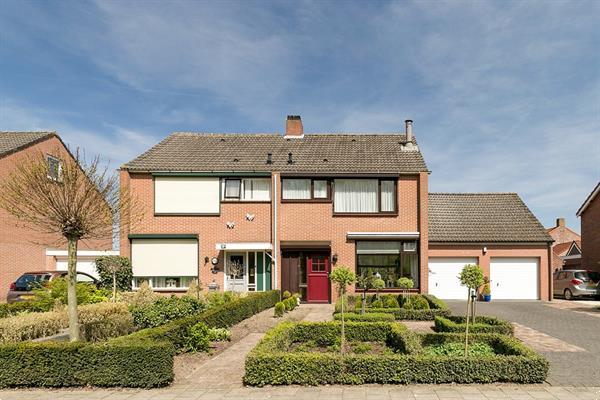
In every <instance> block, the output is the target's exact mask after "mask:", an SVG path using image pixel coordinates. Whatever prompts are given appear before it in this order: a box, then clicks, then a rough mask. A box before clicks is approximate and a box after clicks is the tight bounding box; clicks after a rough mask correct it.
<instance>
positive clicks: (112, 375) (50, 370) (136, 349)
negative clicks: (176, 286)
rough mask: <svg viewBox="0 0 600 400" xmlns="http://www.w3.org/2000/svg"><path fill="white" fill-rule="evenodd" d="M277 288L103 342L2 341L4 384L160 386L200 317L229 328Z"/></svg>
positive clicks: (264, 304)
mask: <svg viewBox="0 0 600 400" xmlns="http://www.w3.org/2000/svg"><path fill="white" fill-rule="evenodd" d="M278 300H279V292H277V291H271V292H260V293H253V294H250V295H248V296H246V297H243V298H241V299H239V300H236V301H233V302H230V303H227V304H225V305H223V306H220V307H215V308H213V309H211V310H209V311H206V312H204V313H202V314H198V315H197V316H193V317H188V318H184V319H182V320H176V321H172V322H170V323H168V324H166V325H164V326H161V327H157V328H148V329H144V330H142V331H138V332H136V333H133V334H131V335H127V336H122V337H118V338H115V339H111V340H108V341H106V342H103V343H83V342H78V343H68V342H45V343H32V342H22V343H15V344H12V343H11V344H3V345H0V365H2V368H0V387H60V386H85V385H92V386H124V387H144V388H150V387H158V386H165V385H168V384H170V383H171V382H172V381H173V356H174V355H175V354H176V352H177V351H178V350H179V349H181V348H182V347H183V345H184V343H185V339H184V336H185V335H186V334H187V328H188V327H189V326H190V325H194V324H195V323H197V322H204V323H206V324H207V325H208V326H210V327H228V326H231V325H233V324H236V323H238V322H240V321H242V320H244V319H246V318H248V317H250V316H252V315H254V314H256V313H258V312H260V311H263V310H265V309H267V308H270V307H272V306H273V305H274V304H275V303H276V302H277V301H278Z"/></svg>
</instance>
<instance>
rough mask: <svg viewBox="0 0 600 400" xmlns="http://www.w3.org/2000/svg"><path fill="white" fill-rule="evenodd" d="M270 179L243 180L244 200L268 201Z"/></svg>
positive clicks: (269, 197) (269, 196)
mask: <svg viewBox="0 0 600 400" xmlns="http://www.w3.org/2000/svg"><path fill="white" fill-rule="evenodd" d="M270 199H271V180H270V179H244V200H270Z"/></svg>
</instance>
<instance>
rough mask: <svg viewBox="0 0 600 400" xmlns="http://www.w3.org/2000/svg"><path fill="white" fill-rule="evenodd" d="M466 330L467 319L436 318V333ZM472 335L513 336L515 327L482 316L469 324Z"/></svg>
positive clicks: (505, 322)
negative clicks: (494, 334)
mask: <svg viewBox="0 0 600 400" xmlns="http://www.w3.org/2000/svg"><path fill="white" fill-rule="evenodd" d="M465 328H466V324H465V317H458V316H449V317H435V331H436V332H456V333H458V332H464V331H465ZM469 332H472V333H498V334H501V335H509V336H512V335H513V333H514V328H513V325H512V324H511V323H510V322H509V321H505V320H502V319H498V318H495V317H487V316H480V317H476V318H475V323H474V324H473V323H470V324H469Z"/></svg>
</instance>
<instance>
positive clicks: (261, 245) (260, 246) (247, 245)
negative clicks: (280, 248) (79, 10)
mask: <svg viewBox="0 0 600 400" xmlns="http://www.w3.org/2000/svg"><path fill="white" fill-rule="evenodd" d="M272 248H273V247H272V246H271V243H268V242H236V243H217V244H216V245H215V249H216V250H271V249H272Z"/></svg>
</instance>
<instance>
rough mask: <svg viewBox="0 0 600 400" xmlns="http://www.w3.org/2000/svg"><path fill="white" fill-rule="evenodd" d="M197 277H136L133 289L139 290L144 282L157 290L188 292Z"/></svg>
mask: <svg viewBox="0 0 600 400" xmlns="http://www.w3.org/2000/svg"><path fill="white" fill-rule="evenodd" d="M196 279H198V278H197V277H195V276H136V277H134V278H133V288H134V289H138V288H139V287H140V286H141V285H142V283H143V282H148V285H150V287H151V288H152V289H155V290H187V289H188V288H189V286H190V283H192V281H193V280H196Z"/></svg>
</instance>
